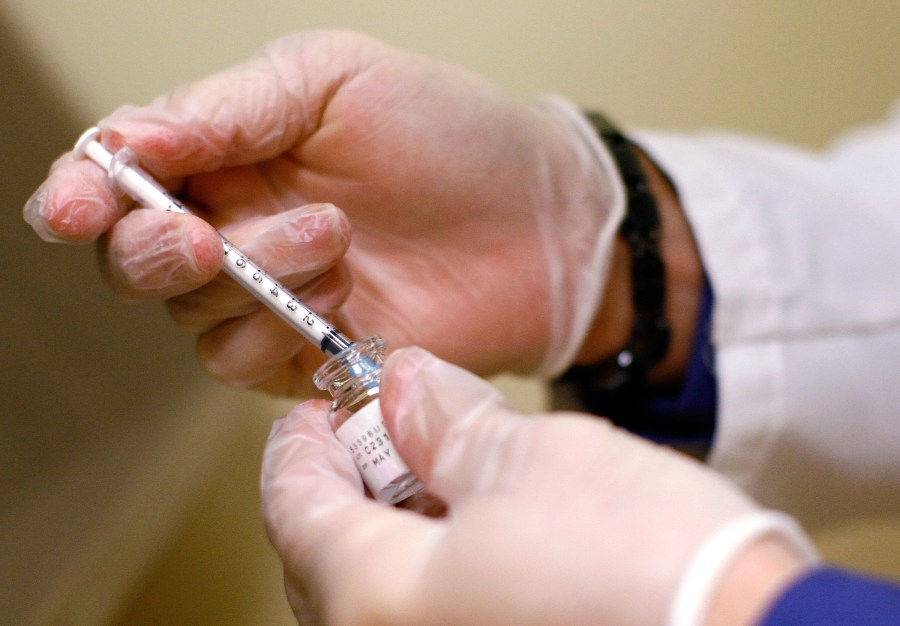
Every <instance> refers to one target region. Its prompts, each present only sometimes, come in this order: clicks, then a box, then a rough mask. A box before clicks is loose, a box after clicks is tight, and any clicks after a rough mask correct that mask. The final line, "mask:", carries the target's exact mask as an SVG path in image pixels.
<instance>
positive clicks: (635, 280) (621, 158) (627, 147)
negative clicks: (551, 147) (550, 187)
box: [557, 112, 671, 399]
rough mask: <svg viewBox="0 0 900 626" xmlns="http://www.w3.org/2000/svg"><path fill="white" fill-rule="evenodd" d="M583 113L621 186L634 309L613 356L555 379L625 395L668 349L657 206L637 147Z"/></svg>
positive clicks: (582, 389)
mask: <svg viewBox="0 0 900 626" xmlns="http://www.w3.org/2000/svg"><path fill="white" fill-rule="evenodd" d="M586 115H587V118H588V119H589V120H590V122H591V124H593V126H594V128H595V129H596V130H597V133H598V134H599V136H600V138H601V139H602V140H603V142H604V144H605V145H606V147H607V148H608V149H609V151H610V153H611V154H612V156H613V159H614V160H615V162H616V165H617V167H618V169H619V173H620V175H621V176H622V182H623V184H624V187H625V191H626V213H625V218H624V220H623V221H622V224H621V227H620V230H619V232H620V234H621V235H622V236H623V237H624V239H625V241H626V242H627V243H628V247H629V249H630V251H631V275H632V285H633V290H632V293H633V298H634V307H635V321H634V326H633V327H632V330H631V336H630V338H629V340H628V344H627V345H626V346H625V347H624V348H623V349H622V350H620V351H619V352H618V354H616V355H615V356H614V357H613V358H611V359H608V360H606V361H602V362H600V363H596V364H592V365H586V366H573V367H572V368H570V369H569V370H568V371H567V372H566V373H564V374H563V375H562V377H561V378H560V379H559V381H557V383H563V384H573V385H575V386H576V387H578V388H579V393H578V395H580V396H588V397H589V396H590V395H592V392H593V393H600V394H610V393H625V392H627V391H628V390H634V389H639V388H640V387H642V386H644V384H645V383H646V378H647V375H648V374H649V372H650V370H651V369H653V367H654V366H655V365H656V364H657V363H659V362H660V361H661V360H662V358H663V357H664V356H665V355H666V352H667V351H668V348H669V343H670V338H671V331H670V328H669V323H668V320H667V319H666V277H665V266H664V264H663V261H662V256H661V253H660V234H661V222H660V217H659V209H658V207H657V204H656V198H654V196H653V193H652V191H651V189H650V184H649V182H648V180H647V175H646V173H645V172H644V168H643V166H642V165H641V162H640V158H639V156H638V150H639V148H637V146H635V145H634V144H633V143H632V142H631V140H630V139H628V137H626V136H625V135H623V134H622V133H621V131H619V129H618V128H616V126H615V125H614V124H612V123H611V122H610V121H609V120H608V119H607V118H606V117H604V116H603V115H601V114H599V113H594V112H589V113H587V114H586ZM585 399H587V398H585Z"/></svg>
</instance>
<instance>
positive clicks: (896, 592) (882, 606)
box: [759, 567, 900, 626]
mask: <svg viewBox="0 0 900 626" xmlns="http://www.w3.org/2000/svg"><path fill="white" fill-rule="evenodd" d="M898 624H900V585H898V584H896V583H892V582H889V581H886V580H881V579H877V578H874V577H869V576H863V575H861V574H856V573H851V572H849V571H845V570H841V569H838V568H834V567H825V568H821V569H816V570H813V571H812V572H811V573H809V574H808V575H806V576H805V577H803V578H801V579H800V580H799V581H797V582H796V583H794V585H792V586H791V587H790V588H788V590H787V591H785V593H784V594H782V596H781V597H780V598H779V599H778V601H777V602H776V604H775V606H774V607H772V609H771V610H770V611H769V613H768V615H766V617H765V619H764V620H763V621H762V622H761V623H760V625H759V626H806V625H809V626H849V625H852V626H898Z"/></svg>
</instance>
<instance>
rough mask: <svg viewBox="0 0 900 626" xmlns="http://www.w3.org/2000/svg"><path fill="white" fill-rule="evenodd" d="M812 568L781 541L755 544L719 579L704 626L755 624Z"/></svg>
mask: <svg viewBox="0 0 900 626" xmlns="http://www.w3.org/2000/svg"><path fill="white" fill-rule="evenodd" d="M811 567H812V565H811V564H810V562H809V560H808V559H806V558H804V556H803V555H802V554H800V553H799V552H798V551H797V549H796V548H795V547H794V546H793V545H791V544H790V543H789V542H787V541H785V540H784V539H783V538H781V537H778V536H767V537H763V538H761V539H759V540H757V541H756V542H755V543H754V544H752V545H751V546H749V547H748V548H747V549H746V550H744V552H743V553H742V554H740V555H738V557H737V558H736V559H735V562H734V564H733V565H732V566H731V567H730V568H729V569H728V571H726V572H725V574H724V576H723V577H722V580H721V583H720V585H719V589H718V591H717V592H716V593H715V595H713V597H712V599H711V601H710V605H709V613H708V615H707V619H706V622H705V624H706V626H745V625H746V626H752V625H753V624H758V623H759V622H760V621H761V620H762V618H763V617H764V616H765V615H766V613H767V612H768V610H769V609H770V608H771V607H772V605H773V604H774V603H775V602H776V601H777V599H778V598H779V597H780V596H781V594H782V593H783V592H784V591H785V590H786V589H787V588H788V587H790V585H791V584H793V583H794V582H795V581H796V580H797V579H799V578H800V577H801V576H802V575H803V574H804V573H806V572H807V571H809V570H810V569H811Z"/></svg>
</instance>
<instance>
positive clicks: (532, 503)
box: [262, 348, 807, 626]
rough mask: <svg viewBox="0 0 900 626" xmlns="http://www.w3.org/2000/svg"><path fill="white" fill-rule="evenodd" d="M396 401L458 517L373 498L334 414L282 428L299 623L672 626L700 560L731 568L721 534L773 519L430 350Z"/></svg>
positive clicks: (651, 449)
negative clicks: (523, 410)
mask: <svg viewBox="0 0 900 626" xmlns="http://www.w3.org/2000/svg"><path fill="white" fill-rule="evenodd" d="M381 401H382V409H383V413H384V416H385V420H386V424H387V427H388V429H389V430H390V431H391V433H392V436H393V439H394V442H395V443H396V444H397V447H398V449H399V451H400V453H401V455H402V456H403V458H404V459H405V460H406V461H407V463H408V464H409V465H410V467H411V468H412V469H413V470H414V471H416V472H417V473H418V475H419V476H420V477H421V478H422V479H423V481H424V482H425V485H426V488H427V489H428V491H429V492H430V493H431V494H433V495H434V496H436V497H437V498H439V499H441V500H442V501H443V502H444V503H445V504H446V506H447V513H446V515H445V516H444V517H442V518H431V517H425V516H422V515H418V514H416V513H414V512H412V511H409V510H401V509H395V508H390V507H387V506H384V505H382V504H379V503H376V502H375V501H373V500H369V499H366V498H365V497H364V495H363V489H362V486H361V482H360V480H359V478H358V476H357V474H356V470H355V469H354V465H353V462H352V460H351V458H350V456H349V453H348V452H346V451H345V450H344V448H343V447H342V446H341V445H340V444H338V443H337V442H336V440H335V438H334V436H333V434H332V433H331V430H330V428H329V426H328V424H327V421H326V414H327V404H326V403H325V402H323V401H311V402H308V403H305V404H301V405H299V406H298V407H297V408H296V409H295V410H294V411H293V412H292V413H291V414H290V415H288V416H287V417H286V418H285V419H284V420H281V421H279V422H278V423H276V424H275V426H274V428H273V430H272V434H271V437H270V439H269V442H268V444H267V447H266V452H265V456H264V460H263V474H262V499H263V512H264V515H265V519H266V523H267V528H268V531H269V536H270V538H271V540H272V542H273V544H274V546H275V548H276V550H277V551H278V553H279V555H280V557H281V559H282V560H283V561H284V566H285V580H286V588H287V590H288V597H289V600H290V602H291V604H292V606H293V608H294V610H295V612H296V614H297V616H298V619H299V620H300V621H301V622H305V621H315V622H316V623H318V621H324V622H326V623H336V624H341V623H356V624H360V623H362V624H369V623H385V624H500V623H502V624H542V625H546V624H559V623H565V624H589V623H597V624H616V625H621V624H653V625H659V624H664V623H666V616H667V613H668V612H669V610H670V606H671V605H672V603H673V598H674V597H675V595H676V589H678V587H679V585H680V584H681V583H682V581H683V579H684V577H685V576H686V573H687V572H688V571H689V570H690V569H691V568H692V567H693V566H692V565H691V562H692V559H693V558H694V557H695V556H696V554H697V553H698V550H699V549H700V548H701V546H703V545H704V544H705V542H707V541H708V540H709V539H710V537H714V536H718V537H719V538H720V539H719V540H718V543H717V544H715V545H712V552H713V558H717V555H718V553H719V552H720V550H719V549H718V548H719V547H720V546H721V547H722V550H724V551H725V552H727V544H728V542H727V541H726V542H724V543H723V542H722V541H721V537H722V535H717V534H716V533H717V532H718V531H719V530H720V529H723V528H725V529H738V532H739V533H740V532H743V531H741V528H742V526H741V525H742V524H743V523H744V521H745V520H750V521H751V522H753V520H754V519H756V517H755V516H758V515H759V514H760V512H759V510H758V508H757V506H756V505H755V504H754V503H753V502H752V501H751V500H750V499H749V498H747V497H745V496H744V495H743V494H742V493H741V492H739V491H738V490H737V489H736V488H735V487H734V486H733V485H732V484H731V483H729V482H727V481H726V480H725V479H724V478H722V477H720V476H719V475H717V474H715V473H714V472H712V471H711V470H709V469H708V468H706V467H704V466H702V465H700V464H699V463H695V462H694V461H692V460H690V459H688V458H686V457H682V456H680V455H676V454H675V453H673V452H670V451H667V450H665V449H663V448H661V447H658V446H655V445H653V444H650V443H647V442H646V441H643V440H640V439H637V438H635V437H633V436H631V435H629V434H627V433H625V432H624V431H621V430H618V429H615V428H614V427H612V426H611V425H610V424H608V423H607V422H605V421H603V420H600V419H597V418H591V417H588V416H583V415H578V414H562V413H560V414H555V415H538V416H532V417H524V416H522V415H519V414H517V413H516V412H515V411H514V410H513V409H512V408H510V406H509V405H508V404H506V403H505V402H504V400H503V399H502V398H501V397H500V395H499V393H498V392H497V391H496V390H495V389H494V388H493V387H491V386H490V385H489V384H488V383H486V382H484V381H483V380H480V379H478V378H476V377H475V376H473V375H472V374H469V373H468V372H465V371H464V370H461V369H459V368H457V367H455V366H451V365H449V364H447V363H445V362H442V361H440V360H438V359H437V358H435V357H433V356H431V355H429V354H428V353H426V352H425V351H423V350H421V349H418V348H410V349H406V350H401V351H397V352H395V353H394V354H393V355H392V356H391V357H389V359H388V360H387V362H386V365H385V369H384V373H383V378H382V395H381ZM729 533H731V531H730V530H729ZM727 534H728V533H726V535H727ZM731 535H732V536H733V533H731ZM767 540H768V539H767ZM782 543H783V544H784V545H781V544H779V545H778V546H777V548H778V550H780V551H778V552H777V554H778V558H776V559H774V560H773V562H769V561H766V568H764V569H762V570H760V574H764V575H762V576H761V580H762V582H761V583H760V585H759V586H757V587H754V588H753V589H749V590H748V589H747V588H745V585H743V583H741V585H742V586H741V587H739V591H740V593H737V594H735V595H736V596H737V597H738V598H739V599H740V600H741V602H747V601H750V600H751V599H752V600H753V601H754V602H755V601H756V600H757V598H758V597H759V596H758V594H759V593H760V592H763V593H764V595H765V594H768V593H771V592H772V590H773V589H775V588H776V587H777V586H779V585H783V584H784V583H785V581H786V580H788V579H789V578H790V577H791V576H793V575H796V574H797V572H799V571H800V570H802V569H803V568H804V567H805V566H806V563H807V561H806V560H805V559H804V557H803V556H801V555H800V552H797V551H795V550H794V548H793V546H792V544H791V543H790V542H789V541H788V542H782ZM732 544H733V542H732ZM766 548H767V549H768V548H769V546H766ZM757 552H758V550H757ZM763 554H764V556H768V553H763ZM773 563H774V565H773ZM704 564H708V559H707V560H706V561H704V562H701V563H700V566H701V568H702V566H704ZM769 566H771V567H769ZM695 569H696V568H695ZM745 569H746V568H745ZM699 573H700V576H699V580H700V583H701V584H700V586H701V587H703V586H704V585H705V583H704V582H703V581H704V574H705V573H704V572H703V571H700V572H699ZM691 578H692V580H693V582H692V586H693V587H694V589H688V590H687V594H688V595H687V596H686V597H687V598H688V600H691V596H690V594H691V593H696V587H697V586H698V584H697V580H698V576H697V575H696V573H695V574H694V575H693V576H692V577H691ZM740 580H743V579H740ZM726 582H727V581H726ZM705 586H706V587H707V588H709V589H710V590H713V591H714V589H713V586H712V585H705ZM701 591H702V590H701ZM680 593H681V596H685V592H684V591H682V592H680ZM701 595H702V594H701ZM741 602H737V603H734V602H731V603H729V604H728V605H727V608H728V609H734V608H735V607H737V606H738V605H739V604H741ZM758 605H759V603H758V602H757V605H756V607H755V609H756V610H758ZM712 608H713V609H716V608H717V607H716V606H713V607H712ZM695 614H702V611H700V612H699V613H697V612H695ZM710 615H711V616H716V615H717V613H716V612H715V610H713V612H712V613H710ZM728 619H729V621H728V622H727V623H729V624H730V625H731V626H734V625H736V624H741V623H742V621H740V620H739V619H737V618H736V617H735V616H734V615H730V616H729V618H728ZM675 623H680V622H675Z"/></svg>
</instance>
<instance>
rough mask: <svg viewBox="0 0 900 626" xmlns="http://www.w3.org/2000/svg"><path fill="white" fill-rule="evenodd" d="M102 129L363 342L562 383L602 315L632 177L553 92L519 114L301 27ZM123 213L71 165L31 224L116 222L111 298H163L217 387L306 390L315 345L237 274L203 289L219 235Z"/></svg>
mask: <svg viewBox="0 0 900 626" xmlns="http://www.w3.org/2000/svg"><path fill="white" fill-rule="evenodd" d="M100 127H101V130H102V136H101V140H102V142H103V143H104V144H105V145H106V146H107V147H108V148H110V149H111V150H113V151H114V150H116V149H118V148H120V147H121V146H123V145H125V144H127V145H128V146H129V147H130V148H131V149H132V150H133V151H134V152H135V153H136V154H137V156H138V157H139V159H140V161H141V164H142V166H143V167H144V168H145V169H147V170H148V171H150V172H151V173H153V174H154V175H155V176H156V177H157V178H158V179H159V180H160V181H161V182H164V183H165V184H166V185H167V186H169V187H170V188H171V189H173V190H174V191H176V192H177V193H178V194H179V195H180V197H181V198H182V199H183V200H185V201H186V203H187V204H188V205H189V206H190V207H192V208H193V209H194V210H195V211H196V212H197V213H198V214H200V215H201V216H202V217H204V218H205V219H207V220H208V221H209V222H211V223H212V224H213V225H215V226H216V227H217V228H220V229H221V230H223V231H224V233H225V234H226V236H227V237H229V238H230V239H231V240H232V241H233V242H234V243H235V244H236V245H238V246H239V247H241V248H242V249H243V250H244V251H245V252H246V253H247V254H248V255H249V256H250V257H251V258H253V259H254V260H255V261H256V262H258V263H259V264H260V265H261V266H262V267H263V268H264V269H266V270H267V271H268V272H269V273H270V274H272V275H273V276H275V277H276V278H278V279H280V280H281V281H282V282H283V283H284V284H285V285H286V286H287V287H288V288H291V289H293V290H296V291H297V292H298V294H299V295H300V296H301V297H302V298H304V299H305V300H307V303H308V304H310V305H311V306H312V307H313V308H314V309H315V308H317V309H318V310H319V312H320V313H323V314H326V315H327V314H332V315H331V317H332V319H333V321H334V322H335V323H336V324H337V326H338V327H339V328H341V329H342V330H343V331H344V332H346V333H347V334H349V335H350V336H351V337H353V338H357V339H358V338H362V337H363V336H365V335H368V334H371V333H373V332H377V333H379V334H381V335H383V336H385V338H386V339H387V341H388V345H390V346H392V347H399V346H403V345H407V344H410V343H416V344H420V345H423V346H426V347H428V348H429V349H431V350H433V351H434V352H436V353H438V354H441V355H442V356H443V357H445V358H448V359H452V360H453V361H454V362H458V363H461V364H463V365H465V366H466V367H468V368H470V369H472V370H475V371H477V372H480V373H482V374H490V373H494V372H499V371H502V370H514V371H519V372H535V371H538V372H540V373H543V374H547V375H550V374H553V373H557V372H559V371H561V370H562V369H563V368H564V367H566V366H567V365H568V364H569V363H570V362H571V360H572V357H573V355H574V354H575V352H576V351H577V349H578V347H579V346H580V344H581V342H582V341H583V339H584V336H585V334H586V332H587V330H588V326H589V325H590V324H591V322H592V321H593V319H594V316H595V314H596V311H597V308H598V306H599V303H600V296H601V294H602V291H603V283H604V277H605V275H606V271H607V265H608V262H609V257H610V246H611V241H612V240H613V237H614V234H615V231H616V229H617V225H618V221H619V218H620V216H621V212H622V198H621V190H620V189H619V183H618V181H617V179H616V178H615V174H614V171H615V170H614V169H613V167H612V165H611V163H610V162H609V157H608V156H607V155H606V153H605V152H603V150H602V148H600V147H599V144H598V142H597V140H596V138H594V137H593V134H592V133H591V131H590V130H589V129H587V128H586V125H585V122H584V121H583V120H581V119H579V118H578V116H577V114H576V113H575V112H574V111H573V110H571V109H568V108H567V105H565V104H562V103H560V102H555V103H553V104H546V103H545V104H544V105H540V106H536V105H526V104H523V103H520V102H518V101H516V100H513V99H512V98H510V97H508V96H507V95H505V94H503V93H501V92H500V91H498V90H497V89H496V88H494V87H493V86H492V85H490V84H488V83H486V82H485V81H484V80H482V79H481V78H479V77H477V76H474V75H472V74H470V73H468V72H466V71H463V70H461V69H459V68H456V67H452V66H449V65H446V64H444V63H440V62H437V61H433V60H429V59H425V58H421V57H419V56H415V55H412V54H408V53H405V52H402V51H399V50H396V49H393V48H390V47H387V46H384V45H381V44H379V43H377V42H375V41H372V40H369V39H367V38H364V37H362V36H358V35H353V34H348V33H339V32H325V33H306V34H300V35H296V36H292V37H288V38H285V39H282V40H279V41H276V42H274V43H272V44H270V45H268V46H266V47H265V48H264V49H263V50H262V51H261V52H260V53H259V54H258V55H257V56H256V57H255V58H253V59H251V60H250V61H248V62H246V63H244V64H242V65H239V66H237V67H235V68H233V69H230V70H228V71H225V72H223V73H221V74H219V75H215V76H212V77H210V78H207V79H205V80H202V81H200V82H198V83H196V84H192V85H188V86H186V87H183V88H181V89H179V90H177V91H175V92H173V93H172V94H170V95H168V96H165V97H162V98H160V99H158V100H156V101H155V102H153V103H152V104H150V105H149V106H147V107H143V108H135V107H125V108H122V109H120V110H118V111H116V112H115V113H114V114H113V115H111V116H110V117H109V118H107V119H105V120H103V121H102V122H101V123H100ZM335 205H336V206H339V207H340V210H339V209H337V208H335ZM125 209H126V206H125V203H124V202H123V201H122V199H120V198H117V197H116V194H115V193H114V192H113V191H111V190H110V189H109V186H108V184H107V181H106V180H105V176H104V174H103V173H102V172H101V171H100V170H99V168H97V167H96V166H94V165H93V164H91V163H86V162H80V163H76V162H73V161H72V159H71V157H70V156H64V157H63V158H62V159H61V160H60V161H58V162H57V163H56V164H55V166H54V167H53V169H52V171H51V174H50V176H49V178H48V180H47V181H46V182H45V183H44V185H42V187H41V188H40V189H39V190H38V191H37V192H36V193H35V195H34V197H33V198H32V200H31V201H30V202H29V204H28V206H27V207H26V210H25V215H26V219H27V220H28V221H29V222H30V223H31V224H32V226H33V227H34V228H35V230H37V232H38V233H40V234H42V235H43V236H44V237H45V238H46V239H48V240H55V241H59V240H62V241H71V242H86V241H92V240H94V239H96V238H98V237H100V236H101V235H104V236H103V237H102V251H103V254H102V257H103V259H104V261H103V262H104V266H105V272H106V274H107V275H108V276H109V279H110V281H111V283H112V285H113V287H114V289H115V290H116V291H117V292H119V293H121V294H122V295H124V296H126V297H129V298H146V297H151V298H169V299H170V300H169V304H170V309H171V312H172V314H173V315H174V317H175V319H176V320H177V321H178V322H180V323H181V324H183V325H185V326H186V327H188V328H190V329H192V330H194V331H197V332H199V333H201V338H200V355H201V359H202V360H203V362H204V363H205V365H206V367H207V368H208V369H209V370H210V371H211V372H213V373H214V374H216V375H217V376H219V377H220V378H223V379H225V380H226V381H228V382H231V383H233V384H236V385H242V386H250V387H257V388H263V389H267V390H269V391H274V392H283V393H289V392H294V391H298V390H302V386H303V385H304V384H305V383H306V382H307V380H308V378H309V375H310V373H311V371H310V368H311V367H312V365H311V364H312V363H313V362H315V363H316V364H317V363H318V356H317V355H316V351H315V349H313V348H312V347H307V346H306V345H305V344H304V342H303V340H302V339H301V338H300V337H299V336H297V335H296V334H295V333H293V332H291V331H289V330H288V329H287V327H286V325H285V324H283V323H282V322H281V321H280V320H277V319H276V318H275V317H274V315H272V314H271V313H270V312H269V311H266V310H264V309H262V307H261V306H259V305H258V304H257V303H256V302H255V301H253V300H252V298H251V297H250V296H249V295H246V294H244V293H242V292H240V291H239V290H238V289H237V288H236V287H235V286H233V285H232V284H230V283H229V282H228V281H227V280H226V279H224V278H216V279H215V280H212V282H209V281H210V280H211V279H212V278H213V276H214V275H215V274H216V272H217V270H218V268H219V267H220V263H221V252H220V251H219V244H218V241H217V240H216V238H215V234H214V233H213V232H212V230H211V229H210V228H208V227H207V226H206V225H204V224H203V223H202V222H200V221H199V220H197V219H192V218H190V217H184V216H179V215H160V214H149V215H148V214H146V212H141V211H138V212H133V213H130V214H128V215H127V216H124V217H123V214H124V211H125ZM348 218H349V225H352V230H353V243H352V245H351V246H350V248H349V251H348V245H349V239H350V226H349V225H348ZM345 253H346V255H345ZM207 283H208V284H207ZM351 285H352V290H351ZM339 307H340V308H339Z"/></svg>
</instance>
